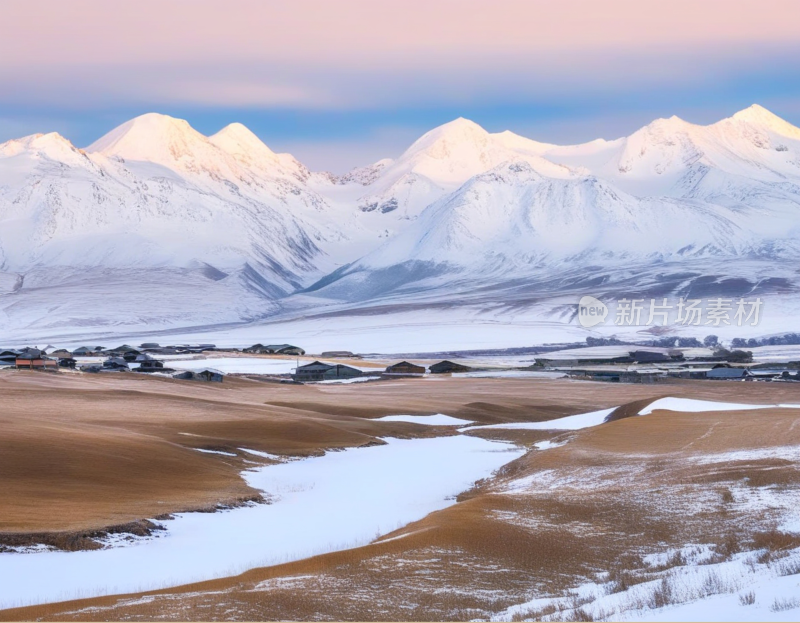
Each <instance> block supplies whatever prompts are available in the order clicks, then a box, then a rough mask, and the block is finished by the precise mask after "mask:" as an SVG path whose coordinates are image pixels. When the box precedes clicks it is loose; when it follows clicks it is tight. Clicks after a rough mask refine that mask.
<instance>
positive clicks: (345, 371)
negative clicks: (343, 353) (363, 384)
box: [322, 363, 364, 381]
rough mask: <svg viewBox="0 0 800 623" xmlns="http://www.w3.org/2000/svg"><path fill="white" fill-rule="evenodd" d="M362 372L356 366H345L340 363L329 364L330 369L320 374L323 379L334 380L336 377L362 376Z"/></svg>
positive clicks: (350, 377)
mask: <svg viewBox="0 0 800 623" xmlns="http://www.w3.org/2000/svg"><path fill="white" fill-rule="evenodd" d="M363 374H364V373H363V372H362V371H361V370H359V369H358V368H354V367H352V366H346V365H344V364H341V363H337V364H336V365H333V366H331V369H330V370H328V371H326V372H325V373H324V374H323V375H322V380H323V381H335V380H337V379H354V378H356V377H359V376H363Z"/></svg>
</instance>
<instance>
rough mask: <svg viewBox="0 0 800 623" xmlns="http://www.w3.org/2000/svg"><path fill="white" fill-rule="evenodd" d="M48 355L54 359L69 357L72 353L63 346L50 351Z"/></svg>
mask: <svg viewBox="0 0 800 623" xmlns="http://www.w3.org/2000/svg"><path fill="white" fill-rule="evenodd" d="M50 357H53V358H55V359H71V358H72V353H71V352H69V351H68V350H67V349H65V348H59V349H58V350H54V351H53V352H52V353H50Z"/></svg>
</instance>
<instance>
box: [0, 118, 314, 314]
mask: <svg viewBox="0 0 800 623" xmlns="http://www.w3.org/2000/svg"><path fill="white" fill-rule="evenodd" d="M213 138H214V139H215V140H211V139H208V138H206V137H204V136H202V135H201V134H199V133H198V132H196V131H195V130H193V129H192V128H191V127H190V126H189V125H188V124H187V123H186V122H185V121H182V120H178V119H172V118H170V117H166V116H163V115H145V116H143V117H139V118H137V119H134V120H132V121H130V122H128V123H126V124H123V125H122V126H120V127H119V128H117V129H115V130H113V131H112V132H110V133H109V134H107V135H106V136H104V137H103V138H101V139H100V140H98V141H97V142H95V143H94V144H93V145H91V146H90V147H89V148H87V149H86V150H79V149H77V148H75V147H74V146H72V145H71V144H70V143H69V142H68V141H67V140H66V139H64V138H63V137H61V136H58V135H57V134H48V135H37V136H30V137H26V138H23V139H20V140H16V141H9V142H7V143H5V144H3V145H2V146H0V222H2V227H1V228H0V265H2V269H3V271H4V272H5V273H6V274H16V275H17V276H18V277H19V280H20V283H21V284H22V285H21V286H19V287H17V289H16V291H15V292H14V294H13V295H7V296H6V297H5V299H6V300H4V301H3V303H5V304H4V305H3V308H4V309H5V313H6V314H7V315H8V316H9V318H8V320H7V321H8V322H9V323H11V324H14V323H18V322H26V321H27V320H29V319H31V318H34V317H35V318H36V322H37V323H38V322H41V321H44V322H46V323H47V324H49V325H53V326H55V325H59V326H60V325H64V324H69V323H71V322H73V321H74V322H77V323H80V322H83V319H84V318H85V317H86V316H88V317H89V318H91V319H92V320H91V321H92V322H100V323H101V324H102V323H105V324H110V325H125V324H128V323H131V322H132V323H140V322H142V320H143V319H146V318H152V319H153V322H164V323H166V324H173V323H183V322H185V321H186V320H189V321H190V322H191V321H194V322H210V321H215V322H236V321H241V320H242V319H243V318H254V317H259V316H263V315H264V314H266V313H268V312H269V311H270V310H273V309H274V307H275V306H274V304H273V303H272V302H271V301H274V300H275V299H277V298H280V297H282V296H286V295H287V294H289V293H291V292H293V291H294V290H296V289H297V288H299V287H302V285H303V284H304V283H305V280H307V279H308V278H309V277H307V276H308V275H313V276H318V275H319V274H321V273H323V272H325V270H327V265H326V261H325V257H324V254H323V253H322V252H321V251H320V249H319V246H318V244H319V243H320V242H321V241H322V240H323V239H324V236H323V234H321V233H320V232H319V230H318V229H317V228H316V227H315V225H314V223H313V222H311V221H308V220H304V218H303V215H304V214H305V213H307V212H310V211H312V210H313V207H314V206H315V205H316V204H318V203H320V202H322V201H323V200H322V199H321V198H320V197H318V196H317V195H316V194H314V193H313V192H312V191H309V190H308V189H307V188H305V186H304V184H303V182H302V180H301V179H298V173H300V172H302V169H301V168H300V167H299V166H297V165H296V164H294V163H293V160H292V159H291V158H285V157H284V158H281V157H280V156H277V155H275V154H273V153H272V152H271V151H270V150H269V149H268V148H267V147H266V146H265V145H263V144H261V147H259V143H260V141H257V139H255V137H254V136H252V135H251V136H248V133H246V132H241V131H237V129H233V130H231V129H230V128H229V129H226V130H224V131H223V132H222V133H221V135H217V136H216V137H213ZM253 139H255V140H253ZM246 141H247V142H246ZM218 144H219V145H221V146H218ZM243 146H244V147H247V151H248V156H247V158H246V159H244V161H243V159H242V156H241V153H240V150H241V148H242V147H243ZM151 280H152V282H153V284H152V290H151V292H152V293H151V294H150V295H149V296H148V295H147V292H148V285H149V284H150V281H151ZM15 283H17V282H16V280H15ZM110 283H113V284H115V286H114V287H115V291H117V292H118V293H119V296H117V297H113V296H112V297H110V296H109V293H108V289H109V287H110V285H109V284H110ZM42 289H52V291H53V299H52V300H51V301H50V304H49V306H48V309H47V312H46V313H45V314H42V315H43V316H47V318H46V320H40V319H39V317H38V315H37V313H36V312H34V311H32V310H31V308H30V307H29V306H28V305H27V304H26V301H30V300H34V299H35V301H36V302H35V305H34V306H36V305H39V304H40V303H41V298H40V295H39V294H37V295H36V296H34V293H33V291H34V290H36V292H42V291H43V290H42ZM56 292H59V293H60V294H56ZM125 292H129V293H130V296H129V297H128V299H127V301H126V297H125V296H124V293H125ZM76 297H79V299H80V300H81V303H80V304H78V305H75V304H74V299H75V298H76ZM45 298H46V296H45ZM156 301H158V303H156ZM182 302H183V303H185V304H182ZM167 310H168V311H167Z"/></svg>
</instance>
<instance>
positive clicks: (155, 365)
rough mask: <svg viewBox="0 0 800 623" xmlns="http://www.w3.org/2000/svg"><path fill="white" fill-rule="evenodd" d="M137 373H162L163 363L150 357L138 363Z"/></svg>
mask: <svg viewBox="0 0 800 623" xmlns="http://www.w3.org/2000/svg"><path fill="white" fill-rule="evenodd" d="M136 371H137V372H164V371H165V370H164V362H163V361H159V360H158V359H153V358H152V357H150V358H149V359H146V360H144V361H142V362H140V363H139V367H138V368H136Z"/></svg>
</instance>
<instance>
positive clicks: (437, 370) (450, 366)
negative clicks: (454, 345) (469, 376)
mask: <svg viewBox="0 0 800 623" xmlns="http://www.w3.org/2000/svg"><path fill="white" fill-rule="evenodd" d="M428 369H429V370H430V371H431V374H448V373H450V374H451V373H453V372H469V371H470V370H472V368H470V367H469V366H464V365H461V364H460V363H453V362H452V361H447V360H445V361H440V362H439V363H435V364H433V365H432V366H430V367H429V368H428Z"/></svg>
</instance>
